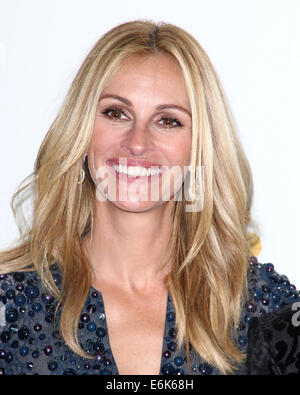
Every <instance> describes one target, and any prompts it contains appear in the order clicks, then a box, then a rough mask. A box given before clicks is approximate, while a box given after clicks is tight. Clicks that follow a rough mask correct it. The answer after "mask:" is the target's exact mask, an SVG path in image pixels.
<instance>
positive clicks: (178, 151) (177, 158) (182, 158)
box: [167, 137, 192, 166]
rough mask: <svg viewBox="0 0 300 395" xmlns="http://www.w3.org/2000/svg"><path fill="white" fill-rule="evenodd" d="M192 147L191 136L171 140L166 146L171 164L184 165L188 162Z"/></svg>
mask: <svg viewBox="0 0 300 395" xmlns="http://www.w3.org/2000/svg"><path fill="white" fill-rule="evenodd" d="M191 147H192V140H191V138H188V137H187V138H185V139H178V141H173V143H172V144H171V145H169V147H168V148H167V150H168V154H167V155H168V157H169V160H170V162H171V164H174V165H176V164H177V165H180V166H185V165H188V164H189V161H190V153H191Z"/></svg>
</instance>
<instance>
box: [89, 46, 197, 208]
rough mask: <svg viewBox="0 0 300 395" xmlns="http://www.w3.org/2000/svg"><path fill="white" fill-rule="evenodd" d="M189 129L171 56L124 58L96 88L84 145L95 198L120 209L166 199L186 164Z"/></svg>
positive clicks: (157, 203) (148, 205) (178, 184)
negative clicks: (96, 98) (91, 121)
mask: <svg viewBox="0 0 300 395" xmlns="http://www.w3.org/2000/svg"><path fill="white" fill-rule="evenodd" d="M191 130H192V119H191V109H190V103H189V98H188V94H187V90H186V86H185V83H184V80H183V76H182V73H181V71H180V69H179V66H178V65H177V63H176V62H175V60H173V59H172V58H171V57H169V56H168V55H164V54H159V55H153V56H150V57H149V56H148V57H137V56H135V57H133V58H131V59H130V60H129V61H127V62H126V63H125V64H124V65H123V66H122V67H121V68H120V69H119V70H118V71H117V72H116V74H115V75H114V77H113V78H112V79H111V81H110V83H109V84H108V85H107V86H106V88H105V89H104V91H103V92H102V95H101V97H100V99H99V103H98V107H97V112H96V117H95V124H94V130H93V135H92V139H91V143H90V146H89V149H88V162H89V170H90V173H91V176H92V178H93V180H94V183H95V185H96V187H97V194H96V196H97V198H98V200H101V201H106V200H108V201H110V202H111V203H112V204H113V205H115V206H116V207H118V208H120V209H123V210H126V211H147V210H150V209H152V208H154V207H157V206H160V205H162V204H166V203H168V201H170V200H172V197H174V194H175V193H176V192H177V191H178V190H179V189H180V188H181V186H182V182H183V177H184V174H185V173H184V170H185V169H186V167H185V166H188V165H189V160H190V150H191V143H192V131H191ZM120 165H121V166H120ZM155 170H157V171H155ZM139 171H141V172H140V173H139ZM156 173H158V174H156Z"/></svg>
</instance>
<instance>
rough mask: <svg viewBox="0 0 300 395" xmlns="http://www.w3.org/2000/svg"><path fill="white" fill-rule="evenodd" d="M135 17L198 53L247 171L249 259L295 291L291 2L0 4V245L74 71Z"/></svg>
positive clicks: (299, 269)
mask: <svg viewBox="0 0 300 395" xmlns="http://www.w3.org/2000/svg"><path fill="white" fill-rule="evenodd" d="M138 18H143V19H152V20H155V21H166V22H170V23H174V24H177V25H178V26H180V27H182V28H184V29H186V30H187V31H189V32H190V33H191V34H193V35H194V37H195V38H197V39H198V41H199V42H200V43H201V45H202V46H203V47H204V49H205V50H206V52H207V53H208V55H209V57H210V58H211V60H212V62H213V64H214V66H215V68H216V70H217V72H218V74H219V76H220V79H221V81H222V83H223V86H224V89H225V92H226V94H227V96H228V98H229V101H230V104H231V107H232V111H233V114H234V117H235V120H236V123H237V126H238V129H239V133H240V136H241V139H242V142H243V144H244V147H245V150H246V153H247V155H248V158H249V160H250V163H251V166H252V171H253V177H254V183H255V193H254V207H253V214H252V217H253V218H254V219H255V220H256V221H257V222H258V224H259V226H260V229H261V235H260V236H261V239H262V247H263V248H262V251H261V253H260V255H259V260H260V261H261V262H272V263H273V264H274V265H275V269H276V270H277V271H278V272H279V273H281V274H286V275H287V276H288V277H289V279H290V281H291V282H292V283H294V284H295V285H296V286H297V288H300V259H299V249H298V247H299V244H300V240H299V236H300V232H299V223H300V210H299V207H298V202H299V201H300V188H299V170H300V152H299V149H300V138H299V133H300V128H299V126H300V121H299V104H300V73H299V71H300V23H299V21H300V1H299V0H226V1H224V0H186V1H181V0H180V1H177V0H149V1H146V0H114V1H110V2H106V1H102V0H0V179H1V187H0V248H3V247H5V246H7V245H8V244H9V242H11V241H12V240H13V239H14V238H15V237H16V236H17V235H18V230H17V227H16V225H15V222H14V218H13V214H12V212H11V209H10V199H11V196H12V194H13V192H15V190H16V188H17V186H18V184H19V183H20V182H21V180H23V179H24V178H25V177H26V176H27V175H28V174H29V173H31V172H32V170H33V163H34V159H35V157H36V154H37V150H38V147H39V145H40V144H41V141H42V139H43V137H44V135H45V134H46V132H47V130H48V128H49V126H50V124H51V122H52V120H53V119H54V116H55V114H56V112H57V110H58V108H59V106H60V104H61V102H62V99H63V97H64V94H65V93H66V90H67V88H68V87H69V85H70V83H71V81H72V78H73V77H74V74H75V72H76V71H77V69H78V67H79V65H80V64H81V62H82V60H83V59H84V57H85V56H86V54H87V53H88V51H89V49H90V48H91V47H92V45H93V44H94V43H95V41H96V40H97V39H98V38H99V37H100V36H101V35H102V34H103V33H104V32H106V31H107V30H108V29H110V28H112V27H114V26H115V25H117V24H119V23H122V22H126V21H129V20H133V19H138Z"/></svg>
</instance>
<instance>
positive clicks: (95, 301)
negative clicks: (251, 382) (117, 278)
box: [0, 257, 300, 375]
mask: <svg viewBox="0 0 300 395" xmlns="http://www.w3.org/2000/svg"><path fill="white" fill-rule="evenodd" d="M52 273H53V279H54V281H55V283H56V284H57V285H59V284H61V277H60V273H59V270H58V266H53V268H52ZM248 284H249V299H248V300H247V302H246V303H245V305H244V307H243V310H242V313H241V321H240V324H239V325H238V327H237V345H238V347H239V348H240V349H241V351H244V352H245V351H246V349H247V331H248V326H249V322H250V321H251V319H252V318H253V317H254V316H259V315H263V314H265V313H267V312H269V311H272V310H275V309H278V308H280V307H281V306H282V305H284V304H287V303H291V302H293V301H296V300H297V301H298V300H300V295H299V291H297V290H296V287H295V286H294V285H293V284H291V283H290V282H289V280H288V278H287V277H286V276H284V275H279V274H278V273H276V271H275V269H274V266H273V265H272V264H265V265H264V264H260V263H259V262H258V261H257V259H256V258H255V257H252V258H250V261H249V276H248ZM167 303H168V304H167V312H166V319H165V329H164V335H163V350H162V355H161V370H160V374H161V375H185V374H196V375H216V374H219V373H218V371H217V369H216V368H214V367H213V366H211V365H209V364H207V363H206V362H205V361H204V360H202V359H201V357H200V356H199V355H197V361H194V360H193V354H191V355H192V361H191V369H189V368H188V365H187V357H186V353H185V349H184V346H182V347H181V348H179V349H177V347H176V325H175V318H176V317H175V311H174V306H173V303H172V298H171V295H170V294H168V300H167ZM1 306H5V319H6V324H5V325H2V326H0V374H1V375H2V374H32V375H33V374H43V375H47V374H55V375H86V374H98V375H111V374H118V373H119V372H118V368H117V366H116V362H115V360H114V356H113V354H112V351H111V347H110V343H109V335H108V329H107V323H106V317H105V309H104V304H103V298H102V294H101V292H99V291H97V290H95V289H94V288H93V287H91V289H90V292H89V295H88V297H87V300H86V303H85V305H84V308H83V310H82V312H81V315H80V317H79V322H78V340H79V342H80V344H81V346H82V349H83V350H84V351H85V352H87V353H88V354H89V355H91V356H92V357H93V359H89V358H87V359H86V358H83V357H81V356H79V355H77V354H75V353H74V352H73V351H71V350H70V349H69V347H68V346H67V345H66V343H65V342H64V340H63V338H62V336H61V334H60V332H59V330H58V327H57V326H56V323H55V320H54V314H55V309H56V302H55V299H54V297H53V296H52V295H49V294H48V293H46V292H45V290H44V288H43V287H42V286H41V283H40V280H39V277H38V275H37V274H36V273H35V272H26V273H13V274H9V275H0V307H1ZM189 346H190V347H189V348H190V351H191V350H193V348H192V347H191V344H190V345H189ZM130 358H131V356H128V363H130ZM244 372H245V367H244V365H241V367H240V368H239V370H238V372H237V374H244Z"/></svg>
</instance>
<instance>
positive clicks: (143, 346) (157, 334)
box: [103, 292, 167, 375]
mask: <svg viewBox="0 0 300 395" xmlns="http://www.w3.org/2000/svg"><path fill="white" fill-rule="evenodd" d="M103 302H104V308H105V315H106V323H107V330H108V337H109V343H110V348H111V350H112V354H113V357H114V360H115V363H116V365H117V368H118V371H119V374H121V375H124V374H128V375H134V374H135V375H139V374H150V375H152V374H155V375H157V374H159V370H160V363H161V356H162V346H163V337H164V329H165V319H166V304H167V292H166V293H164V297H157V296H154V297H153V298H132V297H128V298H127V297H124V295H123V297H122V298H120V297H118V295H110V294H109V293H105V294H104V293H103Z"/></svg>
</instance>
